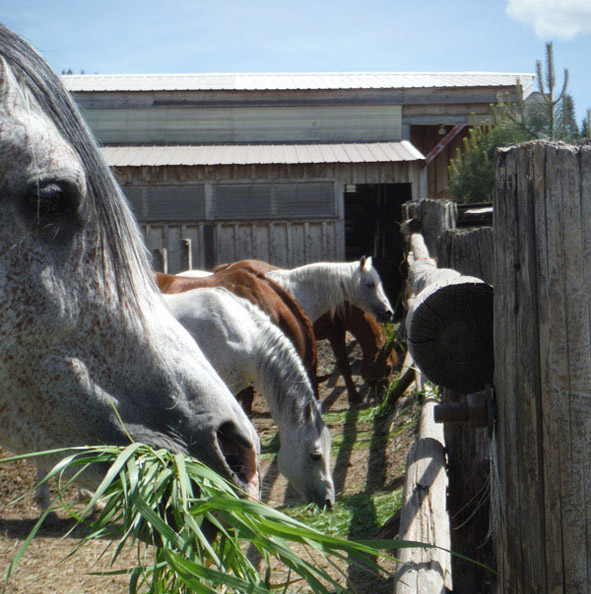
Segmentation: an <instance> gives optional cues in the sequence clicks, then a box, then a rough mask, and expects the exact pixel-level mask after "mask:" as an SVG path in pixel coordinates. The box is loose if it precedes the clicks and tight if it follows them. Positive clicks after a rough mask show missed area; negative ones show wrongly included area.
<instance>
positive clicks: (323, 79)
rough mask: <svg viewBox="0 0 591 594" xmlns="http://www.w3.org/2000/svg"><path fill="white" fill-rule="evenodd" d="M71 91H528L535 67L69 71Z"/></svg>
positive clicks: (66, 77) (66, 80)
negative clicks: (522, 70) (480, 69)
mask: <svg viewBox="0 0 591 594" xmlns="http://www.w3.org/2000/svg"><path fill="white" fill-rule="evenodd" d="M63 80H64V83H65V84H66V87H67V88H68V90H69V91H71V92H74V93H81V92H119V91H122V92H158V91H296V90H304V91H314V90H326V91H336V90H348V89H349V90H354V89H366V90H376V89H421V88H423V89H429V88H431V89H436V88H464V89H467V88H486V87H514V86H515V85H516V84H518V83H520V84H522V85H523V87H524V91H525V92H526V94H529V93H528V91H529V87H530V86H531V85H532V84H533V80H534V75H533V74H531V73H514V72H331V73H323V72H310V73H242V74H240V73H239V74H231V73H222V74H207V73H206V74H199V73H194V74H191V73H186V74H107V75H103V74H84V75H65V76H63Z"/></svg>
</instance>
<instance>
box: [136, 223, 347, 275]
mask: <svg viewBox="0 0 591 594" xmlns="http://www.w3.org/2000/svg"><path fill="white" fill-rule="evenodd" d="M140 227H141V229H142V233H143V235H144V238H145V240H146V244H147V245H148V246H149V248H150V251H151V252H152V254H153V255H154V266H155V267H156V268H158V269H160V267H161V264H160V261H161V250H162V249H163V248H164V249H165V250H166V260H167V266H168V272H170V273H173V274H174V273H176V272H180V271H181V270H186V269H187V268H189V267H192V268H199V269H202V270H207V269H210V268H212V267H213V266H215V265H217V264H222V263H224V262H232V261H234V260H240V259H242V258H245V257H251V258H258V259H260V260H265V261H266V262H271V263H272V264H275V265H276V266H281V267H285V268H291V267H294V266H300V265H302V264H306V263H308V262H314V261H319V260H331V261H338V260H344V253H343V249H342V247H341V246H342V245H343V241H342V235H343V231H342V221H338V220H326V221H319V220H314V221H297V222H296V221H281V222H276V221H273V222H271V221H234V222H231V221H228V222H224V223H205V222H203V223H191V224H173V223H170V224H168V223H161V224H147V223H144V224H140Z"/></svg>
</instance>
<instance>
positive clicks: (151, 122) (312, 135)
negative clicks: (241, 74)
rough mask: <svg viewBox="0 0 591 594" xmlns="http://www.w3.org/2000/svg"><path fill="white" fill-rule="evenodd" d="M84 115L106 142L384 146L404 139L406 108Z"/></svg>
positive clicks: (99, 112)
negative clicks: (380, 144) (350, 144)
mask: <svg viewBox="0 0 591 594" xmlns="http://www.w3.org/2000/svg"><path fill="white" fill-rule="evenodd" d="M84 116H85V118H86V121H87V122H88V124H89V126H90V127H91V129H92V131H93V132H94V134H95V135H96V137H97V138H98V139H99V141H100V142H102V143H105V144H109V143H117V144H142V143H156V144H163V143H179V142H180V143H194V144H211V143H224V142H227V143H233V142H234V143H236V142H243V143H253V142H380V141H389V140H400V139H401V137H402V124H401V121H402V108H401V106H400V105H385V106H342V107H339V106H332V107H328V106H320V107H318V106H314V107H285V108H278V107H264V108H255V107H232V108H227V107H222V108H199V107H179V106H175V107H170V108H163V107H152V108H150V109H119V108H111V109H86V110H85V111H84Z"/></svg>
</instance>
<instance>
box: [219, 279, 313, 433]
mask: <svg viewBox="0 0 591 594" xmlns="http://www.w3.org/2000/svg"><path fill="white" fill-rule="evenodd" d="M223 290H224V291H226V292H228V293H230V292H229V291H227V289H223ZM230 294H231V295H233V294H232V293H230ZM233 297H234V298H235V299H237V300H239V301H240V303H241V305H242V306H243V307H245V308H246V309H247V310H248V311H249V313H250V315H251V316H252V318H253V319H254V320H255V322H257V326H258V327H259V328H265V329H266V331H265V332H259V333H258V334H257V335H256V336H255V337H254V343H253V345H254V348H255V350H257V351H258V352H260V353H264V354H265V355H266V356H264V357H257V360H258V362H259V374H258V376H259V377H260V378H265V380H267V381H271V382H272V383H273V384H276V383H278V382H281V384H282V386H283V387H282V389H278V386H277V385H272V386H267V388H266V391H267V393H268V394H275V395H277V397H278V398H277V410H278V411H280V414H281V413H284V412H288V411H289V412H290V413H291V414H292V415H293V419H292V421H293V422H294V424H296V425H303V424H304V422H305V419H306V416H307V411H312V412H313V413H316V414H315V416H314V421H315V424H316V426H317V427H318V429H319V430H320V428H321V426H322V423H321V420H322V417H321V411H320V407H319V405H318V401H317V400H316V398H315V396H314V390H313V388H312V383H311V382H310V379H309V377H308V374H307V373H306V370H305V368H304V364H303V363H302V360H301V358H300V356H299V355H298V354H297V352H296V350H295V348H294V346H293V345H292V343H291V341H290V340H289V339H288V338H287V337H286V336H285V334H284V333H283V332H282V331H281V330H280V329H279V328H278V327H277V326H276V325H275V324H274V323H273V322H272V321H271V320H270V319H269V316H268V315H267V314H265V313H264V312H263V311H262V310H261V309H260V308H259V307H257V306H256V305H254V304H253V303H251V302H250V301H248V299H244V298H242V297H237V296H236V295H233ZM269 353H272V354H273V355H272V356H269ZM304 387H305V389H302V388H304ZM287 394H291V395H293V394H296V397H293V398H292V399H291V402H289V403H288V402H285V400H286V395H287Z"/></svg>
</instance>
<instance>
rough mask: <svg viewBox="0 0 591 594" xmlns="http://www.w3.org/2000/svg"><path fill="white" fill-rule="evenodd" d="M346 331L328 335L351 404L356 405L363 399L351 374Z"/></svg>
mask: <svg viewBox="0 0 591 594" xmlns="http://www.w3.org/2000/svg"><path fill="white" fill-rule="evenodd" d="M345 335H346V331H345V330H344V329H343V330H342V331H339V332H335V333H333V334H331V335H330V336H329V337H328V340H329V341H330V346H331V347H332V350H333V352H334V355H335V358H336V362H337V367H338V369H339V372H340V374H341V375H342V376H343V379H344V380H345V387H346V388H347V395H348V397H349V404H350V405H351V406H354V405H356V404H359V403H360V402H361V401H362V398H361V395H360V394H359V392H358V391H357V388H356V387H355V382H353V376H352V374H351V365H350V364H349V356H348V355H347V345H346V342H345Z"/></svg>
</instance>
